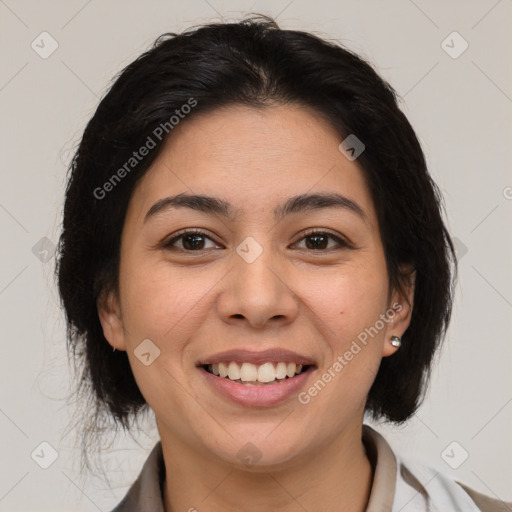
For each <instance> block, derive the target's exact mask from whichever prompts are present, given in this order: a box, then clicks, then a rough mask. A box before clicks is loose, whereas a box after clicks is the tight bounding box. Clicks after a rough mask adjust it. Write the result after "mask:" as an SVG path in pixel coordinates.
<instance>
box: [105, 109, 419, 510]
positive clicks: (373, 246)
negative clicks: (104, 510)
mask: <svg viewBox="0 0 512 512" xmlns="http://www.w3.org/2000/svg"><path fill="white" fill-rule="evenodd" d="M341 140H342V138H341V137H340V135H339V134H338V133H337V132H336V131H335V130H334V129H333V128H332V127H331V126H330V125H329V124H327V123H326V122H324V121H323V120H322V119H321V118H320V117H319V116H318V115H315V113H314V112H312V111H310V110H308V109H306V108H304V107H302V106H297V105H287V106H275V105H274V106H269V107H267V108H265V109H259V110H256V109H252V108H249V107H243V106H231V107H229V108H223V109H219V110H216V111H214V112H212V113H208V114H202V115H196V116H195V117H193V118H190V119H188V120H185V121H183V122H182V123H181V124H180V125H178V126H177V127H176V128H175V129H174V130H173V132H172V137H170V138H169V139H168V140H167V142H166V145H165V147H164V148H163V150H162V152H161V153H160V155H159V157H158V158H157V159H156V161H155V162H154V164H153V165H152V167H151V169H150V170H149V171H148V172H147V174H146V175H145V176H144V177H143V178H142V179H141V181H140V182H139V183H138V185H137V188H136V189H135V191H134V194H133V196H132V198H131V200H130V204H129V207H128V211H127V215H126V220H125V225H124V229H123V234H122V243H121V260H120V274H119V296H117V294H116V293H110V294H108V295H107V296H106V297H104V298H103V299H102V300H101V301H100V302H99V304H98V311H99V315H100V319H101V323H102V326H103V330H104V334H105V337H106V338H107V340H108V341H109V343H110V344H111V345H112V346H113V347H115V348H116V349H117V350H126V351H127V353H128V356H129V360H130V364H131V367H132V370H133V373H134V375H135V378H136V381H137V384H138V385H139V387H140V389H141V392H142V394H143V395H144V397H145V399H146V400H147V402H148V404H149V405H150V407H151V408H152V409H153V411H154V413H155V416H156V420H157V427H158V431H159V434H160V437H161V441H162V447H163V454H164V461H165V466H166V473H167V477H166V481H165V486H164V502H165V510H166V512H171V511H172V512H177V511H186V510H194V509H193V508H192V507H194V508H195V509H196V510H198V511H211V512H217V511H226V510H244V511H245V512H256V511H258V512H260V511H261V510H279V511H280V512H296V511H297V510H307V511H311V512H312V511H315V510H322V511H324V512H335V511H336V512H338V511H339V510H344V511H363V510H365V508H366V505H367V502H368V497H369V493H370V489H371V484H372V479H373V473H372V467H371V464H370V461H369V460H368V458H367V457H366V453H365V449H364V445H363V443H362V441H361V431H362V423H363V415H364V407H365V400H366V396H367V394H368V391H369V389H370V387H371V385H372V383H373V380H374V378H375V375H376V373H377V370H378V367H379V364H380V361H381V359H382V357H389V356H392V355H393V354H394V352H395V351H396V350H397V349H396V348H395V347H393V346H392V345H391V344H390V337H391V336H392V335H397V336H401V335H402V334H403V333H404V332H405V330H406V329H407V327H408V325H409V321H410V316H411V308H410V307H409V305H408V304H411V305H412V297H413V284H411V285H410V286H409V288H408V289H407V291H406V293H407V296H405V297H404V296H401V295H400V294H399V293H398V292H397V291H394V290H391V289H390V288H389V283H388V274H387V269H386V264H385V258H384V252H383V247H382V241H381V238H380V235H379V230H378V221H377V217H376V213H375V210H374V205H373V202H372V199H371V197H370V193H369V190H368V187H367V185H366V182H365V180H364V178H363V173H362V171H361V169H360V168H359V165H358V164H357V160H356V161H352V162H351V161H349V160H348V159H347V158H346V157H345V156H344V155H343V154H342V153H341V152H340V151H339V150H338V145H339V144H340V142H341ZM332 192H336V193H339V194H341V195H343V196H345V197H347V198H349V199H351V200H352V201H354V202H355V203H357V204H358V205H359V206H360V208H361V209H362V211H363V212H364V216H365V219H362V218H360V217H359V216H358V215H356V214H355V213H353V212H352V211H350V210H348V209H343V208H336V207H331V208H328V209H318V210H311V211H308V212H300V213H296V214H292V215H290V216H288V217H286V218H284V219H283V220H281V221H279V222H277V221H276V220H275V219H274V217H273V214H272V211H273V209H274V208H275V207H276V206H278V205H280V204H282V203H283V202H284V201H286V200H287V199H288V198H289V197H291V196H295V195H299V194H304V193H332ZM179 193H189V194H207V195H211V196H216V197H219V198H222V199H224V200H226V201H228V202H229V203H231V204H232V206H233V208H234V209H235V210H237V211H238V213H239V217H238V218H236V219H235V220H229V219H227V218H224V217H222V216H220V215H212V214H209V213H204V212H198V211H194V210H192V209H189V208H180V209H168V210H165V211H161V212H160V213H159V214H157V215H154V216H152V217H150V218H149V219H147V220H146V221H145V215H146V213H147V212H148V210H149V209H150V208H151V206H152V205H153V204H154V203H155V202H157V201H158V200H160V199H162V198H165V197H168V196H173V195H176V194H179ZM184 228H197V229H201V230H202V231H205V232H206V235H207V237H205V238H200V239H199V242H200V243H201V244H202V245H200V246H199V247H200V249H202V250H199V251H198V250H197V249H196V250H195V251H194V248H192V249H190V239H188V242H189V244H188V245H187V243H186V240H185V239H183V238H181V239H179V240H177V241H176V242H175V243H174V247H175V250H174V251H173V250H172V249H169V248H163V247H162V242H164V241H166V240H170V239H172V238H173V236H172V235H175V234H176V233H178V232H179V231H180V230H183V229H184ZM309 228H318V229H315V231H329V232H330V233H331V234H332V235H334V236H337V237H339V238H341V239H346V240H348V241H349V242H350V244H351V245H350V247H347V246H339V245H338V243H337V242H336V240H335V239H332V238H327V239H322V240H321V243H320V249H317V248H315V247H316V246H315V245H314V244H312V243H311V242H312V241H311V238H304V234H303V233H304V231H305V230H307V229H309ZM248 236H251V237H253V238H254V239H255V240H256V241H257V242H258V243H259V245H260V246H261V247H262V249H263V252H262V254H261V255H260V256H259V257H258V258H257V259H256V260H255V261H254V262H252V263H247V262H246V261H245V260H244V259H242V258H241V257H240V256H239V255H238V254H237V252H236V248H237V246H238V245H239V244H241V242H242V241H243V240H244V239H245V238H246V237H248ZM208 237H210V238H211V239H210V238H208ZM313 242H314V240H313ZM185 247H186V248H188V252H186V250H187V249H185ZM394 303H400V304H401V305H403V307H402V309H401V310H400V312H399V313H396V314H395V315H394V317H393V320H392V321H390V322H387V323H385V326H384V328H382V329H381V330H380V331H379V333H378V335H376V336H374V337H373V338H371V341H370V342H369V343H368V344H367V345H366V346H364V347H363V349H362V350H361V351H360V352H359V353H358V354H357V355H355V356H354V357H353V359H352V360H351V361H350V362H349V363H348V364H347V365H346V366H345V367H344V368H343V370H342V371H341V372H339V373H338V374H337V376H336V377H335V378H333V379H332V380H331V382H329V383H328V384H327V385H326V386H325V387H324V388H323V389H322V390H321V392H319V393H318V395H317V396H315V397H314V398H313V399H312V400H311V401H310V403H308V404H306V405H303V404H301V403H299V402H298V401H297V397H292V398H291V399H289V400H287V401H286V402H283V403H281V404H278V405H275V406H272V407H263V408H261V407H260V408H249V407H243V406H240V405H236V404H234V403H231V402H230V401H228V400H227V399H226V398H223V397H222V396H220V395H219V394H218V393H217V392H216V391H214V390H213V389H212V388H211V387H209V386H206V385H205V384H204V379H203V378H202V375H200V374H199V372H200V370H198V369H197V368H196V366H195V365H196V362H197V361H198V360H200V359H201V358H203V357H205V356H208V355H212V354H214V353H217V352H221V351H225V350H229V349H233V348H246V349H252V350H256V351H257V350H264V349H267V348H274V347H280V348H285V349H290V350H295V351H296V352H299V353H301V354H304V355H306V356H309V357H311V358H313V359H314V360H315V361H316V363H317V366H318V368H317V369H316V370H315V373H314V375H315V376H314V377H312V376H310V380H309V381H308V384H307V386H311V385H312V384H313V383H314V382H315V381H316V380H317V379H318V378H319V377H320V376H321V375H322V374H323V373H324V372H325V371H326V370H327V369H328V368H329V367H331V366H332V365H333V363H334V361H335V360H336V358H337V357H338V356H339V355H343V354H344V353H345V352H346V351H347V350H348V349H349V347H350V346H351V344H352V342H353V341H354V340H356V339H357V336H358V334H360V333H361V332H362V331H364V329H365V328H367V327H369V326H373V325H375V323H376V321H377V320H378V319H379V316H380V315H382V314H384V313H385V312H386V311H387V310H389V309H390V308H391V306H392V305H393V304H394ZM147 338H149V339H150V340H151V341H152V342H153V343H154V344H155V345H156V346H158V348H159V349H160V351H161V352H160V356H159V357H158V358H156V359H155V361H154V362H153V363H152V364H151V365H149V366H145V365H143V364H141V362H140V361H139V360H138V359H137V357H136V356H135V354H134V350H135V349H136V348H137V346H138V345H139V344H140V343H141V341H142V340H144V339H147ZM247 442H251V443H253V444H254V445H255V446H256V447H257V448H258V450H259V451H260V452H261V459H260V460H259V461H258V462H257V464H255V465H254V466H250V467H247V466H245V465H244V464H243V463H242V462H241V461H240V460H239V458H238V457H237V453H238V451H239V450H240V449H241V448H242V447H243V446H244V445H245V444H246V443H247ZM301 507H302V508H301Z"/></svg>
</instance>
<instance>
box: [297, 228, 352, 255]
mask: <svg viewBox="0 0 512 512" xmlns="http://www.w3.org/2000/svg"><path fill="white" fill-rule="evenodd" d="M303 240H305V241H306V242H305V247H304V248H305V249H308V250H312V251H329V250H332V249H336V246H337V248H342V247H349V244H348V243H347V242H346V241H345V240H342V239H341V238H339V237H337V236H335V235H333V234H331V233H328V232H324V231H312V232H310V233H308V234H306V236H304V237H302V238H301V239H300V240H299V242H302V241H303ZM331 240H334V241H335V246H334V247H332V246H331V247H329V242H330V241H331Z"/></svg>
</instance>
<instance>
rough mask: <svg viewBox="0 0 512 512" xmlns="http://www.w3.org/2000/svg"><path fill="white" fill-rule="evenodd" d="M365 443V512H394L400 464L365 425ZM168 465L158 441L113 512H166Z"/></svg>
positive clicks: (389, 449) (386, 445) (363, 433)
mask: <svg viewBox="0 0 512 512" xmlns="http://www.w3.org/2000/svg"><path fill="white" fill-rule="evenodd" d="M362 441H363V444H364V447H365V449H366V454H367V456H368V459H369V460H370V463H371V465H372V469H373V482H372V487H371V491H370V498H369V500H368V505H367V508H366V512H388V511H391V507H392V505H393V499H394V495H395V485H396V475H397V461H396V458H395V456H394V454H393V451H392V450H391V447H390V446H389V444H388V443H387V442H386V440H385V439H384V438H383V437H382V436H381V435H380V434H379V433H378V432H376V431H375V430H373V429H372V428H371V427H369V426H368V425H363V429H362ZM164 481H165V464H164V458H163V452H162V442H161V441H159V442H158V443H157V444H156V445H155V447H154V448H153V450H152V451H151V453H150V454H149V457H148V458H147V459H146V462H145V463H144V466H143V467H142V470H141V472H140V474H139V477H138V478H137V480H136V481H135V482H134V484H133V485H132V486H131V487H130V489H129V491H128V493H127V494H126V496H125V497H124V499H123V500H122V501H121V503H119V505H117V507H116V508H115V509H114V510H112V512H164V504H163V485H164Z"/></svg>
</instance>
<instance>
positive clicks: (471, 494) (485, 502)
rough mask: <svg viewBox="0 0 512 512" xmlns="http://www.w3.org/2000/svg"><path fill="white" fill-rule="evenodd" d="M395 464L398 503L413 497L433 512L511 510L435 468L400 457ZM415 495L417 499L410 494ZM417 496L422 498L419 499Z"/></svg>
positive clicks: (507, 511)
mask: <svg viewBox="0 0 512 512" xmlns="http://www.w3.org/2000/svg"><path fill="white" fill-rule="evenodd" d="M397 462H398V472H397V482H396V496H395V499H396V500H397V502H400V500H402V501H404V500H411V496H414V498H413V499H412V501H413V502H415V501H421V500H423V501H421V503H422V504H423V503H424V504H425V505H426V504H429V505H430V506H431V507H432V510H440V511H448V510H450V511H455V510H464V512H510V511H511V510H512V503H510V502H505V501H501V500H499V499H496V498H491V497H490V496H487V495H484V494H482V493H480V492H478V491H475V490H474V489H472V488H470V487H468V486H467V485H465V484H463V483H461V482H458V481H456V480H454V479H453V478H451V477H450V476H448V475H447V474H445V473H443V472H442V471H439V470H437V469H436V468H433V467H430V466H427V465H423V464H421V463H419V462H417V461H413V460H411V459H407V460H404V459H403V458H400V457H398V458H397ZM414 492H416V495H414V494H413V493H414ZM420 495H423V497H422V498H420V497H419V496H420ZM406 509H407V507H406ZM411 510H415V509H414V508H412V509H411ZM429 510H430V508H429ZM404 512H405V511H404Z"/></svg>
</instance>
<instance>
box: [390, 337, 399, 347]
mask: <svg viewBox="0 0 512 512" xmlns="http://www.w3.org/2000/svg"><path fill="white" fill-rule="evenodd" d="M401 344H402V339H401V338H400V336H391V345H393V347H396V348H399V347H400V345H401Z"/></svg>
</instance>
